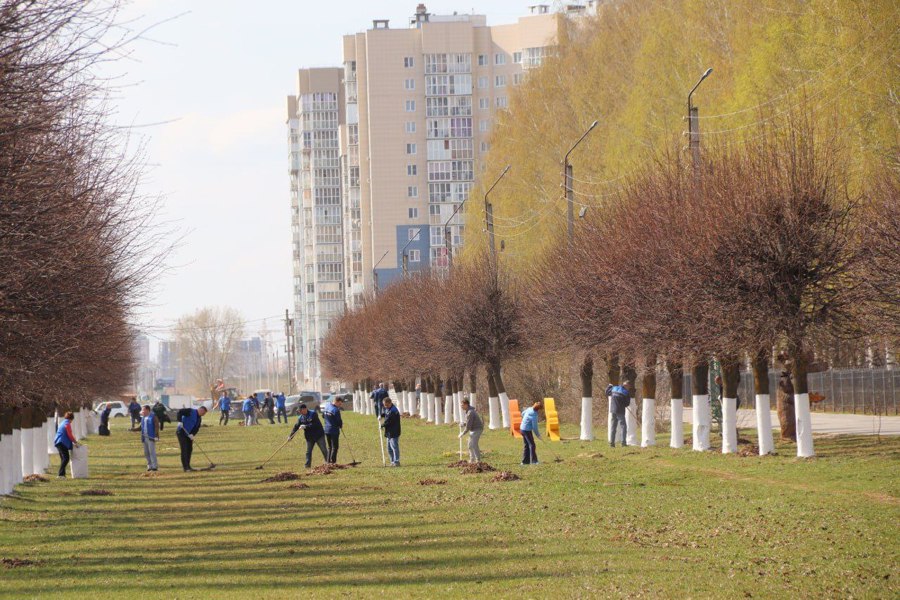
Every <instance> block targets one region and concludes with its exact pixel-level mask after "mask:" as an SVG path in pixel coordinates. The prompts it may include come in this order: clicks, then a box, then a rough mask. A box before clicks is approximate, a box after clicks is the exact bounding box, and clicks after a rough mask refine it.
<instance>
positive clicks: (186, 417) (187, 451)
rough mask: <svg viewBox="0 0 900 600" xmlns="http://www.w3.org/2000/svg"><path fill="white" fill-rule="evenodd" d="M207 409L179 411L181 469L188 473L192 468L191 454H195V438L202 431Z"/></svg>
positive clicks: (203, 407) (178, 431) (178, 432)
mask: <svg viewBox="0 0 900 600" xmlns="http://www.w3.org/2000/svg"><path fill="white" fill-rule="evenodd" d="M205 414H206V407H205V406H201V407H199V408H182V409H181V410H179V411H178V417H177V419H178V429H177V430H176V433H175V435H176V436H177V437H178V445H179V446H180V447H181V467H182V468H183V469H184V470H185V472H187V471H193V470H194V469H192V468H191V454H193V452H194V436H195V435H197V432H199V431H200V423H201V422H202V421H203V415H205Z"/></svg>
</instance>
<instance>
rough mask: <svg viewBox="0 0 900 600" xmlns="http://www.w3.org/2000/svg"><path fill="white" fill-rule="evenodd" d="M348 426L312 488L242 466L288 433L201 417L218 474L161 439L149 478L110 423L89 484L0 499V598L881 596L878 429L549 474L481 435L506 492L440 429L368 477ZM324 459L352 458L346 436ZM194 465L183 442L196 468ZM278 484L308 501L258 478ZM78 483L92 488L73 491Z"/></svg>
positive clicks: (893, 561) (886, 485)
mask: <svg viewBox="0 0 900 600" xmlns="http://www.w3.org/2000/svg"><path fill="white" fill-rule="evenodd" d="M345 414H346V415H347V416H346V417H345V421H346V423H347V425H346V432H347V433H348V435H349V436H350V437H349V440H350V443H351V444H352V445H353V450H354V451H355V453H356V459H357V460H360V461H362V465H360V466H359V467H357V468H354V469H345V470H342V471H338V472H335V473H333V474H331V475H327V476H323V475H308V476H307V475H306V471H305V470H304V469H303V468H302V457H301V447H302V440H301V439H300V438H299V437H298V438H297V439H295V440H294V442H292V443H291V444H290V445H288V446H287V447H286V448H285V449H284V450H283V451H282V453H281V454H279V456H277V457H276V458H275V459H274V460H273V461H272V462H271V463H270V464H269V465H268V466H267V467H266V469H265V470H264V471H257V470H254V467H255V466H257V465H259V464H260V462H262V460H264V459H265V458H266V457H267V456H268V455H269V454H270V453H271V452H272V450H274V448H275V447H276V446H277V445H278V444H280V443H281V441H282V440H283V439H284V438H285V436H286V435H287V432H288V427H287V426H285V425H280V426H272V425H268V424H264V425H260V426H259V427H254V428H250V429H245V428H243V427H237V426H235V424H234V423H232V424H231V425H229V426H228V427H224V428H223V427H218V426H216V425H215V423H214V421H215V420H217V419H211V418H207V419H206V421H207V423H210V424H211V425H210V426H209V427H204V428H203V429H202V431H201V432H200V434H199V435H198V438H197V439H198V442H199V443H200V444H201V445H202V446H203V448H204V449H205V450H206V451H207V452H208V453H209V454H210V455H211V456H212V458H213V459H214V460H215V461H216V462H217V463H218V464H219V467H218V468H217V469H216V470H214V471H210V472H195V473H183V472H181V469H180V467H179V462H178V452H177V442H176V440H175V438H174V430H170V429H169V428H166V430H165V432H164V433H163V440H162V441H161V442H160V444H159V445H158V448H159V450H160V468H161V471H160V473H158V474H157V476H155V477H147V476H145V475H144V468H145V465H144V462H143V455H142V451H141V447H140V442H139V434H136V433H130V432H126V431H123V429H122V428H123V427H124V425H120V423H119V421H115V422H114V429H113V435H112V436H111V437H109V438H99V437H91V438H89V440H88V444H89V446H90V452H91V479H89V480H77V481H73V480H69V479H67V480H56V479H53V480H51V481H50V482H37V483H30V484H24V485H21V486H19V487H18V488H17V491H16V494H15V496H14V497H10V498H5V499H2V500H0V559H4V558H5V559H10V558H16V559H26V560H30V561H33V564H30V565H26V566H17V567H10V566H3V565H0V596H2V597H9V598H28V597H45V596H53V597H72V598H76V597H77V598H98V597H116V598H122V597H161V598H213V597H215V598H257V599H259V598H281V597H283V598H296V597H299V596H300V595H301V594H302V593H303V592H312V593H313V594H314V597H316V598H332V597H334V598H374V597H388V598H407V597H417V598H438V597H440V598H447V597H449V598H456V597H458V598H491V597H494V598H500V597H502V598H511V597H518V598H603V597H641V598H750V597H753V598H851V597H853V598H897V597H898V595H900V569H898V567H900V560H898V557H900V525H898V524H900V477H898V475H900V469H898V465H900V461H898V459H900V438H897V437H894V438H882V439H881V441H880V442H879V441H877V440H876V439H875V438H873V437H865V438H862V437H845V438H831V439H826V438H821V439H819V438H817V439H816V451H817V452H818V457H817V458H815V459H812V460H798V459H797V458H795V457H794V456H793V453H794V449H793V447H792V446H788V445H779V447H778V450H779V452H780V455H778V456H774V457H766V458H759V457H739V456H722V455H721V454H719V453H716V452H707V453H696V452H692V451H690V450H688V449H685V450H679V451H675V450H671V449H669V448H667V447H665V446H658V447H656V448H654V449H639V448H616V449H611V448H609V447H608V445H607V444H605V443H603V442H602V441H596V442H592V443H583V442H579V441H576V440H572V441H567V442H562V443H557V444H554V445H553V450H555V451H556V452H557V453H558V454H559V456H560V457H561V458H562V459H563V462H561V463H555V462H554V461H553V456H552V454H551V452H550V451H548V448H547V446H546V444H544V445H539V446H538V452H539V455H540V458H541V460H542V464H540V465H538V466H532V467H523V466H520V465H519V460H520V456H521V450H520V444H521V442H520V441H519V440H513V439H512V438H510V437H509V435H508V434H507V433H506V432H504V431H495V432H486V433H485V435H484V436H483V437H482V444H481V445H482V448H483V449H485V450H487V451H488V453H487V454H486V456H485V460H486V461H487V462H488V463H490V464H492V465H493V466H495V467H497V468H500V469H504V470H511V471H513V472H514V473H516V474H518V475H519V476H521V478H522V479H521V481H511V482H496V483H495V482H491V481H490V478H491V474H490V473H488V474H470V475H463V474H461V473H460V472H459V470H458V469H450V468H447V466H446V465H447V464H448V463H450V462H452V461H455V460H456V459H457V456H456V450H457V443H458V442H457V439H456V435H455V431H456V428H455V427H454V426H441V427H436V426H434V425H426V424H424V423H423V422H421V421H419V420H418V419H404V420H403V436H402V437H401V451H402V458H403V467H402V468H399V469H385V468H382V466H381V454H380V450H379V446H378V445H377V438H376V426H375V421H374V418H373V417H362V416H358V415H355V414H350V413H345ZM115 426H118V427H119V428H118V429H115ZM598 434H599V435H600V436H601V438H602V437H603V436H604V435H605V432H604V431H602V430H601V431H599V432H598ZM563 435H564V436H572V437H577V430H576V429H575V427H568V428H567V427H565V426H564V427H563ZM742 435H743V436H744V437H751V436H752V432H748V433H742ZM667 441H668V434H661V435H660V436H659V443H660V444H666V443H667ZM298 442H300V443H298ZM317 452H318V450H317ZM340 459H341V462H349V461H350V454H349V452H348V448H347V445H346V443H345V442H344V445H343V446H342V449H341V456H340ZM57 461H58V459H54V463H55V464H57V465H58V462H57ZM314 461H315V462H314V464H320V463H321V455H320V454H319V455H317V456H316V457H315V459H314ZM205 465H206V462H205V461H204V458H203V455H202V454H201V453H200V452H199V451H198V450H196V449H195V453H194V467H195V468H197V467H202V466H205ZM280 471H295V472H297V473H300V474H302V475H303V476H302V478H301V480H300V481H301V482H303V483H305V484H307V485H308V486H309V487H308V488H306V489H296V488H291V487H290V486H291V485H292V484H294V483H296V482H282V483H260V481H261V480H262V479H263V478H265V477H268V476H271V475H273V474H274V473H277V472H280ZM426 478H431V479H445V480H446V484H445V485H428V486H423V485H420V484H419V481H420V480H423V479H426ZM92 489H94V490H95V489H103V490H107V491H109V492H111V495H108V496H83V495H81V494H80V492H82V491H85V490H92Z"/></svg>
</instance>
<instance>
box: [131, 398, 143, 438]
mask: <svg viewBox="0 0 900 600" xmlns="http://www.w3.org/2000/svg"><path fill="white" fill-rule="evenodd" d="M128 414H129V415H131V429H132V430H133V429H134V428H135V426H136V425H140V424H141V405H140V404H138V401H137V398H136V397H132V398H131V402H130V403H129V404H128Z"/></svg>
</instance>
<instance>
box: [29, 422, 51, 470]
mask: <svg viewBox="0 0 900 600" xmlns="http://www.w3.org/2000/svg"><path fill="white" fill-rule="evenodd" d="M40 418H41V419H43V418H44V417H43V416H42V417H40ZM46 425H47V421H43V422H42V423H41V424H40V426H38V427H36V428H35V429H34V435H33V436H32V438H31V463H32V465H33V468H34V470H33V471H32V472H33V473H34V474H35V475H37V474H38V473H43V472H44V469H45V467H44V457H45V456H47V441H46V440H47V430H46Z"/></svg>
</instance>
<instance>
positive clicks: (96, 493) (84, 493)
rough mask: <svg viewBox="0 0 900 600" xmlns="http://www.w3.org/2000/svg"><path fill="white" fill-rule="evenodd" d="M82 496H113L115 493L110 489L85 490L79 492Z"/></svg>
mask: <svg viewBox="0 0 900 600" xmlns="http://www.w3.org/2000/svg"><path fill="white" fill-rule="evenodd" d="M79 494H81V495H82V496H112V495H113V493H112V492H111V491H109V490H84V491H82V492H79Z"/></svg>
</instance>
